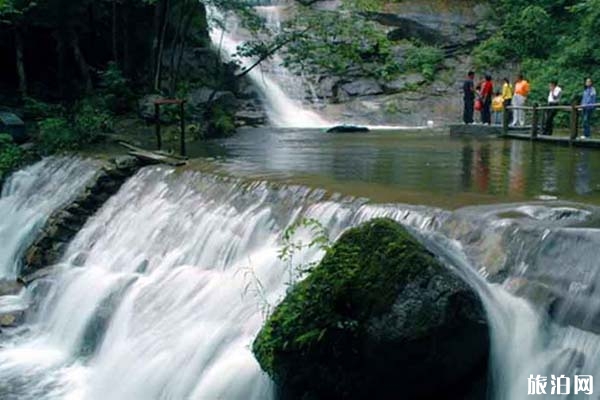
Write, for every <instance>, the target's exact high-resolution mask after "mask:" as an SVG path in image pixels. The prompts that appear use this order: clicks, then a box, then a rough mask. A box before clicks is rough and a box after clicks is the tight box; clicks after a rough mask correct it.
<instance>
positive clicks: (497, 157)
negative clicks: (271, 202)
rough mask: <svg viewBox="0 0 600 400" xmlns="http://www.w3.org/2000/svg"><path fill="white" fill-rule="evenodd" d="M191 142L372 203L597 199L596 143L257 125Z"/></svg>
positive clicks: (224, 166) (255, 169) (233, 162)
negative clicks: (570, 144) (568, 144)
mask: <svg viewBox="0 0 600 400" xmlns="http://www.w3.org/2000/svg"><path fill="white" fill-rule="evenodd" d="M190 150H191V152H192V155H193V156H194V155H203V156H207V157H209V158H210V159H211V160H214V161H216V165H217V166H218V168H219V169H221V170H223V171H226V172H228V173H233V174H234V175H242V176H249V177H258V178H268V179H270V180H281V181H285V182H291V183H299V184H307V185H310V186H318V187H324V188H326V189H330V190H334V191H337V192H341V193H345V194H351V195H357V196H365V197H369V198H370V199H371V200H374V201H380V202H381V201H394V202H406V203H414V204H427V205H434V206H442V207H447V208H455V207H459V206H463V205H468V204H479V203H498V202H512V201H529V200H556V199H560V200H575V201H581V202H585V203H599V202H600V150H594V149H573V148H569V147H561V146H556V145H550V144H544V143H531V142H528V141H515V140H504V139H497V138H483V139H475V138H451V137H449V135H448V133H447V132H443V131H432V130H406V131H379V132H369V133H359V134H357V133H352V134H328V133H324V132H323V131H321V130H306V129H297V130H290V129H269V128H261V129H243V130H240V132H239V133H238V134H237V135H235V136H233V137H231V138H228V139H223V140H219V141H213V142H209V144H208V145H207V144H206V142H205V143H204V144H201V145H200V146H195V147H194V146H192V149H190ZM211 164H212V165H214V163H213V162H212V161H211Z"/></svg>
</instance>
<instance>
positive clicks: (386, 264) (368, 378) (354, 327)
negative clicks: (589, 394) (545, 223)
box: [253, 219, 487, 399]
mask: <svg viewBox="0 0 600 400" xmlns="http://www.w3.org/2000/svg"><path fill="white" fill-rule="evenodd" d="M469 313H471V314H470V315H468V316H467V314H469ZM481 315H482V312H481V305H480V303H479V302H478V300H477V297H476V296H475V295H474V294H473V293H472V292H470V290H469V289H467V287H466V285H464V284H461V283H460V282H459V281H458V280H457V278H455V277H453V276H452V275H451V274H450V273H449V272H448V271H447V270H446V269H445V268H444V267H442V266H441V265H440V264H439V263H438V262H437V261H436V259H435V258H434V257H433V256H432V255H431V254H430V253H429V252H428V251H427V250H425V249H424V247H423V246H422V245H421V244H419V243H418V242H417V241H416V240H415V239H414V238H413V237H412V236H411V234H409V233H408V232H407V231H406V230H405V228H403V227H402V226H401V225H400V224H398V223H396V222H394V221H392V220H389V219H375V220H372V221H370V222H367V223H365V224H364V225H362V226H360V227H358V228H354V229H350V230H349V231H347V232H346V233H344V234H343V235H342V236H341V237H340V239H339V240H337V242H336V243H335V244H334V245H333V246H332V247H331V248H330V249H329V250H328V251H327V254H326V255H325V257H324V258H323V260H322V261H321V263H320V264H319V265H318V266H317V267H315V268H314V269H312V270H311V272H310V274H309V276H308V277H307V278H306V279H305V280H303V281H301V282H299V283H297V284H295V285H294V286H293V288H292V289H291V291H290V292H289V293H288V295H287V296H286V298H285V299H284V301H283V302H282V303H281V304H280V305H279V306H278V307H277V308H276V309H275V311H274V312H273V314H272V315H271V317H270V318H269V319H268V320H267V322H266V324H265V326H264V327H263V329H262V330H261V332H260V333H259V335H258V337H257V338H256V340H255V342H254V345H253V351H254V354H255V355H256V358H257V359H258V361H259V363H260V365H261V367H262V368H263V369H264V370H265V371H266V372H267V373H268V374H269V375H270V376H271V377H272V378H273V379H274V380H275V381H276V383H277V384H278V385H279V387H280V388H281V389H282V390H283V391H284V392H285V394H286V395H289V396H291V397H290V398H307V399H309V398H332V399H333V398H348V399H352V398H357V399H358V398H365V396H366V395H367V394H370V395H373V396H377V395H380V396H384V397H380V398H387V397H386V396H389V395H390V394H391V393H395V394H396V395H397V393H398V392H397V391H394V389H393V387H397V386H398V385H404V386H405V387H404V389H403V392H402V393H403V394H406V393H408V394H414V395H415V396H416V397H414V398H418V397H419V396H420V395H422V394H427V393H429V391H430V390H429V389H428V388H422V389H420V390H416V389H415V385H417V384H418V382H422V381H423V379H426V377H427V376H429V375H430V374H435V373H436V372H437V373H439V374H440V375H436V379H437V380H439V382H442V383H440V384H439V387H438V388H437V389H436V390H439V389H440V388H443V387H444V386H445V385H452V384H456V383H457V381H460V380H461V379H464V377H465V376H468V375H470V374H473V371H474V370H476V369H477V368H475V367H474V366H475V365H477V366H478V368H481V366H482V365H483V370H485V360H486V359H487V356H486V354H487V333H486V328H485V323H483V325H481V324H480V319H481V318H482V317H481ZM482 326H483V329H482V328H481V327H482ZM465 329H467V330H468V332H467V331H465ZM467 337H471V338H473V340H472V342H471V343H472V347H471V348H470V349H468V350H466V349H464V348H462V346H461V345H460V342H461V341H462V340H465V338H467ZM453 340H454V342H452V341H453ZM432 341H433V342H436V343H437V345H436V346H437V349H436V350H435V352H436V354H435V355H433V354H431V349H432V347H431V342H432ZM457 354H460V355H457ZM411 357H415V358H414V359H413V360H412V361H410V358H411ZM420 357H423V360H422V361H418V362H415V359H420ZM455 357H456V358H455ZM455 362H460V363H461V367H460V368H455V367H454V363H455ZM481 362H483V364H482V365H480V363H481ZM407 369H408V370H410V371H407V372H406V375H405V376H403V371H405V370H407ZM436 369H437V371H436ZM450 370H453V371H458V370H461V372H460V373H458V374H457V375H456V376H454V375H453V374H454V372H448V371H450ZM480 372H481V369H479V371H478V372H476V374H478V373H480ZM428 374H429V375H428ZM471 378H473V376H471ZM411 380H412V382H411ZM472 384H473V383H472V382H470V383H468V384H467V385H466V386H465V388H463V389H461V390H464V389H466V388H468V387H470V385H472ZM386 393H387V394H386ZM439 398H444V397H443V396H442V397H439Z"/></svg>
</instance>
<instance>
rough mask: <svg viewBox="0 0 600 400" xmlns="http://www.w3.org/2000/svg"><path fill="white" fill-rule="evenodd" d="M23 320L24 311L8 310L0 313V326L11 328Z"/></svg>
mask: <svg viewBox="0 0 600 400" xmlns="http://www.w3.org/2000/svg"><path fill="white" fill-rule="evenodd" d="M24 320H25V311H24V310H17V311H9V312H4V313H0V328H12V327H15V326H18V325H20V324H22V323H23V321H24Z"/></svg>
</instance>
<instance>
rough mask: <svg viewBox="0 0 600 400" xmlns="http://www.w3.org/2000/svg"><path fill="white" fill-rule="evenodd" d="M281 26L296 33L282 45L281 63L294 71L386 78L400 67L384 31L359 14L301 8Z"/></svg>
mask: <svg viewBox="0 0 600 400" xmlns="http://www.w3.org/2000/svg"><path fill="white" fill-rule="evenodd" d="M300 27H305V28H304V29H302V30H300ZM284 29H285V30H286V31H287V32H288V35H292V34H293V35H295V36H294V37H293V40H292V41H291V42H290V43H289V44H288V45H287V46H286V47H285V52H284V65H285V66H286V67H288V68H289V69H290V70H292V71H295V72H297V73H301V72H306V73H310V74H315V73H322V72H327V73H330V74H335V75H345V74H348V73H355V72H360V74H361V76H372V77H375V78H378V79H382V80H389V79H392V78H394V77H395V76H396V75H397V74H398V73H399V72H400V70H401V68H400V67H401V66H400V65H399V64H398V63H397V62H396V60H395V58H394V57H393V53H392V46H391V43H390V41H389V40H388V38H387V36H386V35H385V32H383V31H382V30H381V29H379V28H378V27H377V25H376V24H375V23H374V22H372V21H369V20H367V19H366V18H364V17H363V16H362V15H359V14H355V13H350V12H345V11H323V10H318V11H315V10H311V9H305V8H301V9H300V10H299V11H298V16H297V17H296V18H295V19H294V20H293V21H290V22H289V23H288V24H287V25H286V26H285V27H284Z"/></svg>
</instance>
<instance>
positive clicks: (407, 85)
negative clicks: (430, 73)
mask: <svg viewBox="0 0 600 400" xmlns="http://www.w3.org/2000/svg"><path fill="white" fill-rule="evenodd" d="M426 82H427V80H426V79H425V78H424V77H423V75H421V74H419V73H412V74H406V75H401V76H399V77H398V78H396V79H394V80H392V81H390V82H386V83H385V84H384V85H383V87H384V89H385V91H386V92H387V93H397V92H401V91H403V90H409V89H414V87H416V86H420V85H422V84H424V83H426Z"/></svg>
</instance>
